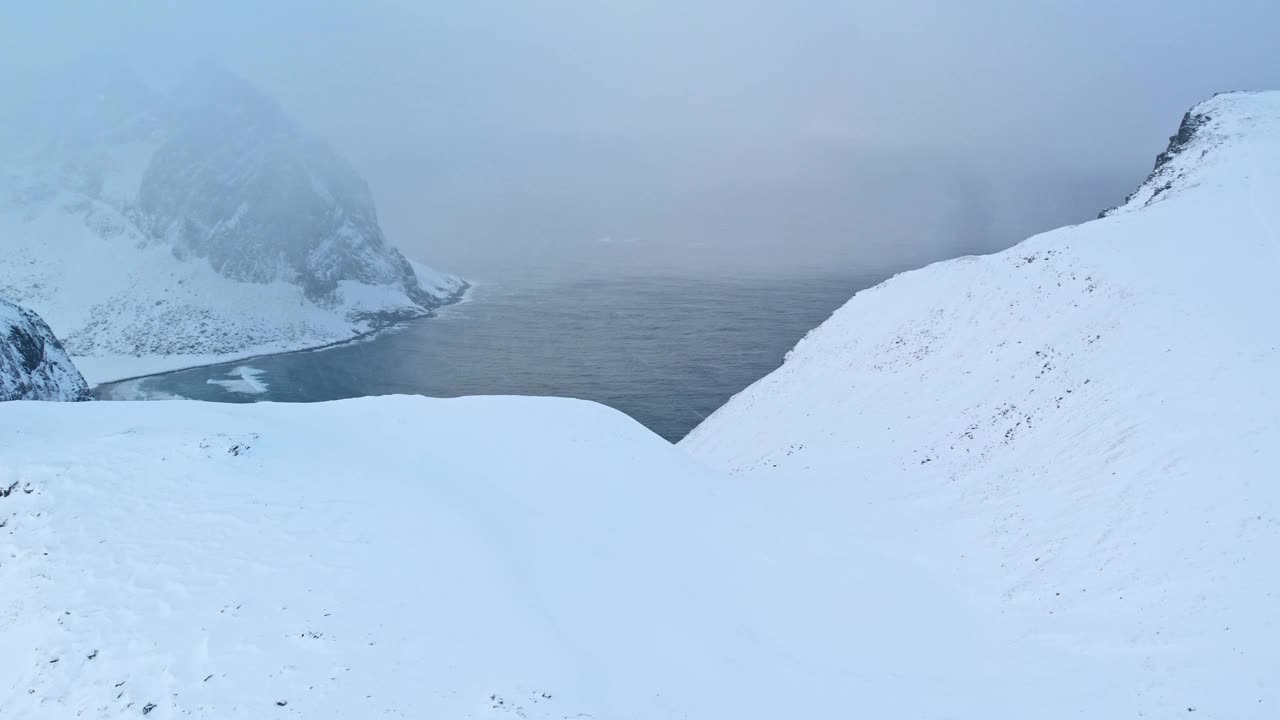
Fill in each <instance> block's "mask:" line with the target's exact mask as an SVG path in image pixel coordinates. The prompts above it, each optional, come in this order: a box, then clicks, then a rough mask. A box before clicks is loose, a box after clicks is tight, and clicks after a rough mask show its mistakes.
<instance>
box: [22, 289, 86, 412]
mask: <svg viewBox="0 0 1280 720" xmlns="http://www.w3.org/2000/svg"><path fill="white" fill-rule="evenodd" d="M90 399H92V394H91V393H90V391H89V384H88V383H86V382H85V380H84V377H83V376H82V375H81V374H80V371H79V370H77V369H76V366H75V365H74V364H73V363H72V362H71V358H70V356H68V355H67V351H66V350H65V349H64V348H63V347H62V343H61V342H59V341H58V338H56V337H54V335H53V331H52V330H50V329H49V326H48V325H46V324H45V322H44V320H42V319H40V316H39V315H36V314H35V313H34V312H32V311H30V310H27V309H26V308H21V307H18V306H17V305H14V304H12V303H10V302H7V301H4V300H0V401H3V400H64V401H80V400H90Z"/></svg>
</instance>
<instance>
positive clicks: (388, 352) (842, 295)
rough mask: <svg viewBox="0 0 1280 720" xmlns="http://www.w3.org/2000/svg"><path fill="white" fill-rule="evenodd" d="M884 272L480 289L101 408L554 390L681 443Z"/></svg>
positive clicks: (152, 384) (646, 277)
mask: <svg viewBox="0 0 1280 720" xmlns="http://www.w3.org/2000/svg"><path fill="white" fill-rule="evenodd" d="M882 279H883V273H872V272H857V271H848V270H846V271H841V272H835V271H832V272H818V271H814V272H809V273H792V274H788V275H786V276H776V275H773V276H769V275H763V274H758V275H750V276H742V275H737V276H733V277H719V278H717V277H697V276H694V275H691V274H687V273H680V272H646V273H640V274H629V275H616V274H607V275H600V276H596V277H586V278H577V279H572V280H547V281H533V280H529V279H528V278H525V279H520V280H511V281H506V282H492V283H484V282H480V283H478V284H477V285H476V287H475V288H474V289H473V291H472V292H471V294H470V295H469V296H468V299H467V300H466V301H464V302H462V303H460V304H457V305H453V306H449V307H446V308H443V309H442V310H440V312H439V314H438V316H437V317H434V318H426V319H422V320H416V321H412V322H409V323H406V324H404V325H403V326H401V327H398V328H396V329H393V330H390V331H387V332H383V333H380V334H377V335H374V336H372V337H371V338H368V339H364V340H360V341H356V342H353V343H350V344H346V345H340V346H336V347H332V348H327V349H324V350H316V351H306V352H296V353H288V354H282V355H272V356H264V357H259V358H254V359H252V360H245V361H241V362H235V363H228V364H226V365H216V366H208V367H201V368H194V369H190V370H183V371H178V372H173V373H168V374H164V375H157V376H152V377H148V378H141V379H137V380H130V381H126V382H122V383H115V384H110V385H103V386H100V387H99V388H98V389H97V391H96V392H97V395H98V397H100V398H103V399H135V398H157V399H158V398H172V397H180V398H189V399H197V400H211V401H223V402H258V401H280V402H315V401H323V400H336V399H341V398H348V397H356V396H363V395H386V394H396V393H408V394H420V395H429V396H436V397H454V396H459V395H494V394H499V395H557V396H567V397H576V398H583V399H588V400H595V401H598V402H601V403H604V404H606V405H609V406H612V407H614V408H617V409H619V410H621V411H623V412H625V413H627V414H629V415H630V416H632V417H633V418H635V419H636V420H638V421H640V422H641V423H643V424H644V425H646V426H648V427H649V428H650V429H652V430H653V431H654V432H656V433H657V434H659V435H661V436H662V437H664V438H667V439H668V440H672V441H675V440H678V439H679V438H681V437H683V436H684V435H685V434H686V433H687V432H688V431H689V430H691V429H692V428H693V427H694V426H695V425H697V424H698V423H699V422H700V421H701V420H702V419H703V418H704V417H706V416H707V415H709V414H710V413H711V412H713V411H715V410H716V409H717V408H719V407H720V406H721V405H723V404H724V403H725V402H726V401H727V400H728V399H729V398H730V397H732V396H733V394H734V393H736V392H738V391H740V390H742V389H743V388H745V387H746V386H747V385H749V384H751V383H752V382H754V381H755V380H757V379H759V378H761V377H763V376H764V375H766V374H768V373H769V372H770V371H772V370H773V369H775V368H776V367H778V365H780V364H781V362H782V360H783V357H784V356H785V354H786V353H787V351H788V350H790V349H791V347H792V346H794V345H795V343H796V342H797V341H798V340H799V339H800V338H801V337H803V336H804V334H805V333H806V332H808V331H809V330H810V329H812V328H814V327H816V326H817V325H819V324H820V323H821V322H822V321H823V320H825V319H826V318H827V317H828V316H829V315H830V314H831V312H832V311H834V310H835V309H836V308H838V307H839V306H840V305H842V304H843V303H844V302H845V301H846V300H848V299H849V297H850V296H851V295H853V293H855V292H857V291H858V290H861V289H863V288H865V287H869V286H870V285H873V284H875V283H876V282H878V281H880V280H882Z"/></svg>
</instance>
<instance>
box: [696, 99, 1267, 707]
mask: <svg viewBox="0 0 1280 720" xmlns="http://www.w3.org/2000/svg"><path fill="white" fill-rule="evenodd" d="M1276 198H1280V94H1278V93H1233V94H1227V95H1220V96H1218V97H1215V98H1213V99H1212V100H1209V101H1207V102H1205V103H1203V104H1201V105H1199V106H1197V107H1196V108H1195V109H1194V110H1192V112H1191V113H1190V114H1189V115H1188V120H1187V121H1186V122H1184V123H1183V129H1182V131H1180V132H1179V134H1178V136H1176V137H1175V140H1174V142H1173V143H1172V144H1171V147H1170V150H1169V152H1167V153H1165V154H1164V155H1162V157H1161V161H1160V164H1159V167H1158V168H1157V169H1156V171H1155V172H1154V173H1153V174H1152V177H1151V178H1150V179H1149V180H1148V181H1147V182H1146V183H1145V184H1144V185H1143V186H1142V187H1141V188H1140V189H1139V190H1138V191H1137V192H1136V193H1134V194H1133V196H1131V197H1130V198H1129V200H1128V202H1127V203H1126V204H1125V205H1123V206H1122V207H1120V208H1118V209H1116V210H1115V211H1114V212H1112V213H1110V215H1109V216H1108V217H1106V218H1104V219H1101V220H1097V221H1094V222H1091V223H1087V224H1084V225H1080V226H1077V227H1070V228H1064V229H1061V230H1057V231H1054V232H1050V233H1047V234H1044V235H1041V236H1038V237H1035V238H1032V239H1030V240H1027V241H1026V242H1023V243H1022V244H1020V245H1018V246H1016V247H1014V248H1012V249H1010V250H1008V251H1006V252H1002V253H999V254H996V255H992V256H988V257H970V258H963V259H960V260H955V261H951V262H944V263H939V264H936V265H933V266H930V267H928V268H925V269H923V270H919V271H915V272H910V273H906V274H903V275H900V276H898V277H896V278H894V279H892V280H890V281H888V282H886V283H884V284H882V285H880V286H878V287H876V288H872V289H870V290H867V291H864V292H861V293H859V294H858V295H856V296H855V297H854V298H853V299H852V300H851V301H850V302H849V303H848V304H847V305H845V306H844V307H843V308H841V309H840V310H839V311H837V312H836V313H835V314H834V315H833V316H832V318H831V319H830V320H828V321H827V322H826V323H824V324H823V325H822V326H821V327H819V328H818V329H816V330H814V331H813V332H811V333H810V334H809V336H808V337H806V338H805V339H804V340H803V341H802V342H801V343H800V344H799V345H797V347H796V348H795V350H794V351H793V352H792V353H791V354H790V356H789V357H788V359H787V361H786V363H785V364H784V366H783V367H782V368H780V369H779V370H778V371H776V372H774V373H773V374H771V375H770V376H768V377H767V378H765V379H763V380H761V381H760V382H758V383H756V384H755V385H753V386H752V387H751V388H749V389H747V390H746V391H744V392H743V393H741V394H740V395H738V396H737V397H736V398H734V399H733V400H732V401H731V402H730V403H729V404H728V405H727V406H726V407H724V408H723V409H721V410H720V411H719V412H717V413H716V414H715V415H714V416H712V417H711V418H710V419H708V420H707V421H706V423H705V424H703V425H702V426H701V427H699V428H697V429H696V430H695V431H694V432H693V433H692V434H691V435H690V437H689V438H688V439H687V440H686V441H684V443H683V445H684V447H686V448H687V449H688V450H690V451H691V452H693V453H694V454H696V455H697V456H699V457H701V458H703V459H704V460H706V461H708V462H709V463H711V464H713V465H716V466H719V467H722V468H726V469H729V470H730V471H732V472H734V473H736V474H737V475H738V476H739V478H740V480H741V482H743V484H744V486H745V487H750V488H753V489H756V488H758V489H759V492H761V493H773V495H772V498H773V504H774V505H775V506H776V507H777V508H778V521H777V522H778V523H779V524H780V525H784V526H785V525H788V524H790V525H792V526H797V527H799V526H803V527H804V528H805V533H806V534H809V535H812V536H813V537H815V538H821V539H822V540H821V541H820V542H818V541H815V542H816V544H818V545H819V546H821V547H825V548H826V550H824V551H823V552H825V553H826V557H827V560H828V562H829V564H830V567H831V568H832V571H833V572H840V573H845V574H847V575H848V576H849V577H851V578H857V582H858V583H860V584H863V585H864V586H866V587H884V586H893V585H895V584H897V583H899V582H900V579H901V577H903V574H904V573H906V572H908V570H909V569H910V570H911V571H913V572H923V573H924V574H925V575H927V576H928V577H931V578H932V579H933V583H934V587H933V589H932V590H931V592H930V597H927V598H923V599H921V598H916V599H915V600H916V601H915V602H911V603H906V604H904V605H903V606H901V607H899V606H898V605H895V604H894V603H892V602H885V603H884V604H883V605H882V606H877V607H876V613H877V615H876V617H875V618H874V619H868V618H867V617H866V615H864V614H863V613H862V612H859V611H858V610H855V609H851V612H850V616H849V618H848V622H851V623H873V624H874V625H875V626H876V628H877V629H878V630H880V631H883V630H885V629H886V628H888V629H892V628H901V629H902V630H903V632H906V631H907V630H909V628H910V627H912V626H913V625H914V624H916V623H918V619H919V617H920V615H921V601H923V604H924V606H925V607H927V608H928V611H927V613H926V614H931V613H936V615H937V616H938V617H942V618H943V620H942V621H941V622H939V623H938V625H937V634H936V637H935V638H934V640H933V641H931V643H930V644H929V646H928V647H921V648H919V652H918V654H917V657H916V660H917V663H916V666H915V667H914V669H913V670H912V672H915V673H918V676H919V677H920V678H921V679H922V682H921V686H920V687H921V691H922V692H927V691H928V688H929V687H930V682H929V681H927V680H925V679H926V678H932V677H942V676H945V675H946V674H947V673H949V672H952V670H953V669H954V668H955V667H957V666H959V665H962V664H965V663H968V662H970V661H971V660H970V658H972V657H973V656H974V654H973V653H972V652H971V651H970V648H971V643H972V641H973V638H974V637H976V636H981V637H985V638H988V639H990V640H991V641H993V642H995V643H997V645H998V646H999V647H1002V648H1004V649H1003V650H1002V651H1001V656H1000V658H997V659H998V660H999V661H1000V662H997V666H1000V665H1003V667H997V668H994V669H993V674H992V678H991V681H990V682H987V683H979V684H978V685H975V686H974V687H972V688H969V689H968V690H964V691H962V692H960V693H959V694H958V695H957V696H956V699H955V703H954V706H953V707H954V712H953V713H952V714H951V715H949V716H951V717H997V716H999V717H1019V716H1020V717H1027V716H1034V717H1098V718H1112V717H1115V718H1120V717H1126V718H1128V717H1173V716H1175V715H1177V716H1181V717H1187V716H1188V715H1187V713H1188V711H1195V712H1196V715H1195V716H1194V717H1222V718H1227V717H1230V718H1244V717H1259V718H1262V717H1274V716H1276V713H1277V706H1278V705H1280V664H1277V659H1276V657H1277V656H1276V649H1275V648H1276V647H1277V645H1278V644H1280V605H1277V603H1276V598H1280V576H1278V575H1277V574H1276V573H1275V572H1274V566H1275V563H1276V561H1277V558H1280V485H1277V483H1276V478H1277V477H1278V475H1277V468H1280V384H1277V383H1276V382H1275V375H1276V371H1277V368H1280V324H1277V323H1276V321H1275V309H1276V308H1277V306H1278V305H1280V294H1278V292H1280V291H1278V290H1277V284H1276V280H1275V278H1276V276H1277V273H1280V235H1277V228H1280V202H1277V201H1276ZM884 558H897V559H898V560H897V561H893V562H886V561H885V560H884ZM961 616H963V617H964V618H965V619H966V620H967V621H965V622H960V621H959V620H957V621H955V622H953V621H951V620H948V619H947V618H952V617H955V618H959V617H961ZM975 616H976V618H977V619H976V620H975V619H974V617H975ZM1027 667H1036V668H1039V669H1041V670H1042V671H1044V672H1045V673H1046V674H1047V675H1048V676H1050V677H1056V678H1057V680H1056V682H1057V683H1059V684H1063V685H1068V686H1070V687H1072V688H1074V690H1075V695H1074V697H1071V698H1059V699H1057V700H1055V701H1053V702H1049V701H1048V700H1047V695H1046V701H1045V703H1044V704H1043V705H1042V706H1037V707H1034V708H1025V707H1024V708H1022V710H1021V712H1019V708H1017V707H1016V706H1013V705H1011V703H1010V700H1009V699H1008V698H1007V696H1006V695H1005V692H1006V690H1007V688H1008V687H1009V685H1011V684H1017V683H1019V682H1021V680H1015V679H1014V678H1019V676H1020V674H1021V673H1022V672H1023V671H1024V670H1025V669H1026V668H1027ZM1031 682H1033V683H1034V682H1035V680H1034V679H1033V680H1032V681H1031ZM1051 682H1052V681H1051ZM1033 686H1034V685H1033ZM1045 691H1046V693H1047V692H1048V689H1047V688H1046V689H1045ZM864 699H865V700H866V701H867V702H868V703H871V705H872V706H873V707H874V706H875V704H876V702H877V701H878V700H882V699H884V700H887V699H888V698H882V697H878V696H875V695H873V696H871V697H867V698H864Z"/></svg>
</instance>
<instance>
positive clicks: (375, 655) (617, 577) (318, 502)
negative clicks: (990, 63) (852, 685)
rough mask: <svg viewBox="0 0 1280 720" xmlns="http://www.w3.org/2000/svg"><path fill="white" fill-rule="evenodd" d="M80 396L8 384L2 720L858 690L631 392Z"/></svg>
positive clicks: (0, 434) (726, 712)
mask: <svg viewBox="0 0 1280 720" xmlns="http://www.w3.org/2000/svg"><path fill="white" fill-rule="evenodd" d="M58 407H60V406H57V405H54V404H44V403H11V404H9V405H8V406H5V407H4V409H3V413H4V418H5V420H6V421H5V422H3V423H0V447H3V448H4V454H3V458H4V460H3V462H0V486H3V487H9V486H10V484H11V483H15V482H16V483H17V486H16V489H15V491H14V492H12V493H11V494H9V495H8V496H7V497H3V498H0V522H4V523H5V527H4V529H3V530H0V558H3V562H0V638H3V645H4V647H5V652H3V653H0V716H2V717H20V718H24V719H28V720H41V719H42V718H57V719H59V720H60V719H61V718H65V717H75V716H82V717H103V718H105V717H137V716H139V715H140V714H141V712H142V710H143V709H144V708H145V707H147V706H148V705H149V704H152V703H154V705H155V707H154V709H153V711H152V712H151V713H150V714H149V717H150V718H153V719H154V718H171V717H207V718H260V717H265V716H276V715H278V716H281V717H307V718H352V717H373V716H392V717H412V718H420V717H474V718H495V719H505V718H517V717H526V718H557V719H559V718H564V717H596V718H606V717H608V718H679V717H743V718H749V717H759V718H777V717H786V716H789V714H790V713H789V711H790V710H791V709H793V708H795V709H800V710H805V711H813V712H816V711H818V710H819V709H820V708H823V707H829V706H830V705H831V703H833V702H840V700H839V699H835V698H831V697H825V696H824V694H825V692H830V691H835V690H834V688H835V687H836V686H835V685H834V684H832V683H834V681H835V679H836V678H835V677H834V676H833V675H832V674H831V673H830V672H828V671H825V670H823V669H821V668H820V667H815V666H813V665H812V660H809V659H806V658H804V657H803V656H801V655H800V654H799V653H798V652H797V650H799V648H796V647H794V646H793V645H792V643H793V640H792V638H790V637H788V636H787V635H784V634H782V633H780V632H779V628H777V627H776V626H771V624H770V623H769V622H762V621H761V619H760V618H758V617H756V615H757V614H758V612H759V611H760V609H761V608H757V607H754V606H753V603H752V599H753V598H759V597H768V594H767V593H765V594H761V593H760V592H759V588H756V587H755V586H756V585H757V584H758V583H759V582H760V579H758V578H757V577H756V574H757V572H758V571H757V569H756V568H755V567H754V566H755V565H756V564H757V562H758V559H759V558H761V557H763V553H765V552H766V551H767V548H768V541H769V538H767V537H760V538H757V537H756V536H755V534H754V530H753V528H752V527H751V525H752V523H751V522H748V521H747V519H746V516H745V515H744V514H743V513H738V512H732V508H733V507H734V505H735V503H736V500H735V499H734V494H735V492H736V490H735V488H734V487H733V485H732V484H730V483H729V482H728V479H727V478H726V477H723V476H721V475H719V474H716V473H713V472H711V471H708V470H706V469H705V468H702V467H701V466H699V465H698V464H696V463H694V462H693V461H691V460H690V459H689V458H688V457H687V456H685V455H684V453H682V452H680V451H679V450H678V449H676V448H674V447H672V446H671V445H669V444H667V443H666V442H664V441H662V440H661V439H660V438H658V437H657V436H655V435H653V434H652V433H650V432H648V431H647V430H645V429H644V428H642V427H641V426H640V425H638V424H637V423H635V422H634V421H632V420H630V419H629V418H627V417H626V416H624V415H622V414H620V413H618V412H616V411H613V410H609V409H607V408H604V407H602V406H599V405H595V404H592V403H587V402H582V401H572V400H559V399H546V398H464V399H456V400H439V399H429V398H419V397H382V398H365V399H358V400H350V401H341V402H335V403H324V404H317V405H291V404H271V403H260V404H252V405H223V404H207V403H197V402H187V401H183V402H169V403H126V402H119V403H114V402H113V403H90V404H86V405H85V406H84V411H83V412H61V411H59V410H58V409H57V408H58ZM726 510H729V512H726ZM766 609H767V608H766ZM792 620H793V618H789V619H788V620H787V622H791V621H792ZM784 624H785V623H784ZM823 635H824V633H822V632H819V629H818V628H816V627H815V628H812V631H811V632H810V633H809V635H808V639H809V640H810V641H817V640H819V639H820V637H821V636H823ZM851 647H852V646H851ZM865 671H866V672H867V673H868V675H869V677H870V678H871V679H875V678H883V677H884V676H885V673H884V672H882V671H879V670H876V669H875V668H874V667H873V665H872V664H871V663H867V664H866V668H865ZM811 673H816V674H813V675H812V679H810V676H811ZM820 682H821V683H823V684H827V685H828V686H829V687H830V688H832V690H829V691H823V690H822V688H821V687H820V686H819V683H820ZM797 692H799V693H800V694H799V695H793V693H797ZM277 703H286V704H285V705H283V706H280V705H277Z"/></svg>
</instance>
